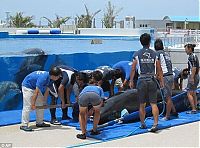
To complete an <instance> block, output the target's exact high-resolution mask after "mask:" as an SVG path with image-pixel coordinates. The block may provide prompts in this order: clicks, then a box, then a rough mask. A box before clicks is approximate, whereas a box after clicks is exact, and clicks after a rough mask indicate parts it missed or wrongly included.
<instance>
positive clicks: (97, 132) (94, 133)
mask: <svg viewBox="0 0 200 148" xmlns="http://www.w3.org/2000/svg"><path fill="white" fill-rule="evenodd" d="M99 134H100V131H97V130H96V131H94V130H92V131H91V132H90V135H99Z"/></svg>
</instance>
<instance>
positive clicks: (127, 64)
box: [112, 61, 133, 80]
mask: <svg viewBox="0 0 200 148" xmlns="http://www.w3.org/2000/svg"><path fill="white" fill-rule="evenodd" d="M132 63H133V62H131V61H120V62H118V63H116V64H114V65H113V67H112V68H113V69H120V70H121V71H122V73H123V76H124V77H125V79H126V80H130V73H131V66H132Z"/></svg>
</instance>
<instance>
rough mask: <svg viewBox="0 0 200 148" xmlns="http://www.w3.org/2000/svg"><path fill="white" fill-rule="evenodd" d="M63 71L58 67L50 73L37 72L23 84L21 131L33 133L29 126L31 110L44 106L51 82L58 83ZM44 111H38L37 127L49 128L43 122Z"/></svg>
mask: <svg viewBox="0 0 200 148" xmlns="http://www.w3.org/2000/svg"><path fill="white" fill-rule="evenodd" d="M60 75H61V70H60V69H59V68H58V67H52V68H51V69H50V71H49V72H47V71H35V72H32V73H30V74H29V75H27V76H26V77H25V78H24V80H23V82H22V93H23V109H22V120H21V122H22V125H21V126H20V129H21V130H24V131H32V128H30V127H29V126H28V124H29V116H30V112H31V110H34V109H36V105H37V106H43V105H44V104H45V103H46V101H47V97H48V94H49V89H48V85H49V82H50V80H53V81H56V80H58V79H59V78H60ZM43 117H44V110H43V109H39V110H36V127H49V126H50V125H49V124H45V123H44V121H43Z"/></svg>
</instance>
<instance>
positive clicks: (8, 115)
mask: <svg viewBox="0 0 200 148" xmlns="http://www.w3.org/2000/svg"><path fill="white" fill-rule="evenodd" d="M68 111H69V114H71V111H72V110H71V109H69V110H68ZM61 114H62V111H61V109H57V111H56V115H57V117H59V118H60V117H61ZM35 116H36V115H35V111H33V112H31V114H30V121H35ZM44 117H45V118H44V119H45V121H50V112H49V110H45V115H44ZM196 121H200V113H199V112H198V113H197V114H186V112H182V113H179V118H176V119H172V120H169V121H162V120H161V119H159V126H158V128H159V130H161V129H165V128H169V127H172V126H178V125H181V124H187V123H191V122H196ZM20 122H21V110H15V111H4V112H0V126H6V125H12V124H18V123H20ZM61 122H62V124H63V125H67V126H73V127H76V129H78V130H80V125H79V123H78V122H74V121H73V120H64V121H61ZM145 122H146V125H147V127H148V128H150V127H151V126H152V125H153V119H152V118H148V119H146V121H145ZM139 126H140V123H139V122H135V123H129V124H115V125H113V126H107V127H104V128H102V129H100V131H101V134H99V135H96V136H93V135H90V134H89V133H88V134H87V136H88V137H91V138H95V139H98V140H102V141H107V140H111V139H116V138H121V137H127V136H131V135H136V134H142V133H146V132H148V131H147V129H140V128H139ZM92 127H93V123H92V122H88V125H87V130H90V129H92Z"/></svg>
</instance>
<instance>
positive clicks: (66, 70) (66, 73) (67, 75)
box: [58, 65, 76, 86]
mask: <svg viewBox="0 0 200 148" xmlns="http://www.w3.org/2000/svg"><path fill="white" fill-rule="evenodd" d="M58 67H59V68H60V69H61V71H62V76H61V79H62V80H61V84H62V85H63V86H67V85H69V84H70V82H71V76H72V74H73V73H74V72H75V71H76V70H75V69H73V68H71V67H68V66H65V65H61V66H58Z"/></svg>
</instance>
